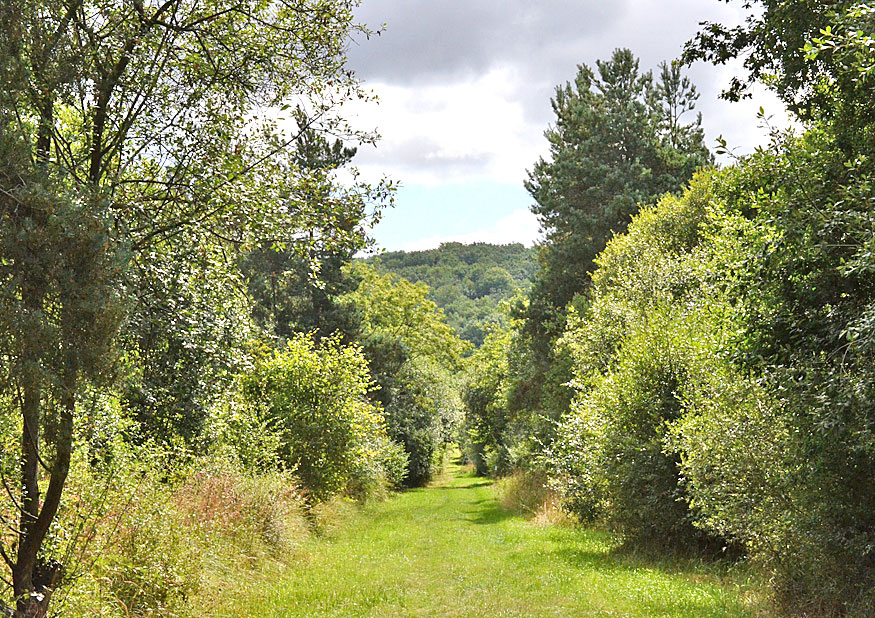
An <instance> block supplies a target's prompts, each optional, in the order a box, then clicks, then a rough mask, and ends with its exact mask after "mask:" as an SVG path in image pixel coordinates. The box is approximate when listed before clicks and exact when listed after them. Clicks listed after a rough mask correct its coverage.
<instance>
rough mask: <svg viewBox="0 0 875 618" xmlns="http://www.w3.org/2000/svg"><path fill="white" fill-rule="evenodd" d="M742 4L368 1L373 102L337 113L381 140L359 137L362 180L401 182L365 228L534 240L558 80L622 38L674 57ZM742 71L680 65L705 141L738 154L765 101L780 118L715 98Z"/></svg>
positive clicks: (753, 103)
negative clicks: (538, 168) (535, 180)
mask: <svg viewBox="0 0 875 618" xmlns="http://www.w3.org/2000/svg"><path fill="white" fill-rule="evenodd" d="M742 11H743V9H741V8H738V7H737V6H736V5H735V4H734V3H730V4H726V3H725V2H721V1H719V0H614V1H613V2H610V3H608V2H604V1H602V0H598V1H596V0H537V1H532V0H363V2H362V4H361V6H360V7H359V9H358V11H357V17H358V20H359V21H360V22H362V23H365V24H367V25H368V26H369V27H371V28H372V29H382V31H381V33H380V34H379V36H372V37H370V38H367V39H366V38H365V37H362V36H359V37H356V40H355V41H353V42H352V43H351V45H350V48H349V67H350V68H352V69H353V70H354V71H355V72H356V74H357V75H358V77H359V78H361V79H362V80H363V82H364V85H365V87H366V88H367V89H369V90H371V91H373V93H374V94H375V95H376V97H377V98H378V99H379V102H378V103H376V104H375V103H366V104H358V103H357V104H354V105H353V106H352V107H351V108H350V109H348V110H347V111H346V112H345V116H346V117H347V118H348V119H349V120H350V121H351V122H352V124H354V125H355V126H357V127H358V128H360V129H362V130H376V131H377V132H378V133H379V134H380V136H381V139H380V141H379V142H378V143H377V145H376V147H370V146H364V147H361V148H360V149H359V152H358V155H357V156H356V158H355V160H354V165H356V166H357V167H358V168H359V170H360V171H361V173H362V175H363V177H364V178H366V179H369V180H376V179H379V178H381V177H384V176H385V177H389V178H392V179H394V180H396V181H398V182H399V183H400V185H401V188H400V189H399V190H398V193H397V194H396V205H395V207H394V208H393V209H390V210H387V211H386V212H385V214H384V216H383V219H382V221H381V222H380V223H379V224H378V225H377V226H376V227H375V229H374V230H373V232H372V235H373V236H374V238H375V240H376V241H377V246H378V247H380V248H383V249H385V250H389V251H394V250H406V251H412V250H419V249H428V248H433V247H437V246H438V245H439V244H440V243H441V242H448V241H459V242H465V243H471V242H491V243H499V244H500V243H510V242H521V243H524V244H526V245H531V244H532V243H533V242H535V241H537V240H538V238H539V237H540V232H539V227H538V222H537V219H536V218H535V216H534V215H533V214H532V213H531V212H530V211H529V207H530V205H531V204H532V200H531V197H530V196H529V195H528V193H527V192H526V190H525V188H524V186H523V182H524V180H525V179H526V175H527V170H528V169H531V167H532V166H533V164H534V163H535V162H536V161H537V160H538V158H539V157H543V156H546V154H547V142H546V139H545V138H544V136H543V133H544V131H545V130H546V129H547V128H548V126H549V125H550V123H551V122H552V121H553V119H554V118H553V112H552V109H551V106H550V98H551V96H552V95H553V92H554V90H555V87H556V86H557V85H559V84H564V83H565V82H566V81H568V80H571V79H573V78H574V76H575V75H576V73H577V66H578V65H579V64H581V63H584V64H588V65H590V66H593V65H594V64H595V61H596V60H597V59H606V58H609V57H610V55H611V53H612V52H613V50H614V49H616V48H618V47H628V48H629V49H631V50H632V51H633V53H635V54H636V55H637V56H638V57H639V58H640V59H641V68H642V70H651V69H654V70H655V69H656V68H657V66H658V64H659V63H660V62H661V61H663V60H672V59H674V58H677V57H678V56H679V55H680V53H681V50H682V48H683V44H684V43H685V42H686V41H687V40H689V39H691V38H692V37H693V36H694V35H695V34H696V32H697V31H698V30H699V23H700V22H702V21H716V22H720V23H724V24H737V23H740V22H741V20H742V19H743V17H744V14H743V12H742ZM742 74H743V72H742V71H741V70H740V69H739V67H738V66H728V67H714V66H712V65H706V64H704V63H699V64H696V65H693V66H692V67H689V68H688V69H687V75H689V77H690V78H691V79H692V80H693V82H694V83H695V84H696V86H697V88H698V90H699V93H700V95H701V96H700V98H699V101H698V103H697V107H696V111H698V112H701V113H702V116H703V126H704V128H705V134H706V140H707V144H708V145H709V146H710V147H712V148H713V146H714V144H715V139H716V138H717V137H718V136H721V135H722V136H723V137H724V138H725V139H726V140H727V142H728V143H729V145H730V147H733V148H735V149H737V150H736V153H737V154H745V153H748V152H751V151H752V150H753V148H754V147H756V146H757V145H758V144H761V143H763V142H764V141H765V139H766V129H765V128H762V127H760V126H759V125H760V123H759V122H758V121H757V118H756V115H757V111H758V109H759V108H760V106H762V107H763V108H764V109H765V111H766V114H767V115H772V116H773V119H772V123H773V124H775V125H778V126H782V125H784V124H786V122H787V121H786V114H785V113H784V111H783V108H782V106H781V105H780V103H779V102H778V101H777V99H776V98H774V97H773V96H772V95H771V94H770V93H767V92H764V91H757V92H755V93H754V98H753V99H752V100H748V101H744V102H741V103H729V102H726V101H723V100H721V99H719V94H720V92H721V90H722V89H723V88H725V87H726V85H727V84H728V83H729V80H730V78H731V77H732V76H733V75H742ZM690 120H692V117H691V118H690Z"/></svg>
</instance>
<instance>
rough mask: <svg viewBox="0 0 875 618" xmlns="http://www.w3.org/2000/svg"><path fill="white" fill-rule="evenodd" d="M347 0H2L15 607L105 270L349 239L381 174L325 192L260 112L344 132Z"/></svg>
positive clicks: (109, 280) (114, 280)
mask: <svg viewBox="0 0 875 618" xmlns="http://www.w3.org/2000/svg"><path fill="white" fill-rule="evenodd" d="M356 4H357V2H355V1H354V0H266V1H263V2H256V3H252V2H225V1H220V0H131V1H126V0H124V1H123V0H63V1H60V2H48V1H46V0H6V1H4V2H3V3H2V4H0V69H2V71H0V72H2V83H0V110H2V118H0V131H2V138H3V139H2V144H3V150H4V154H6V153H8V152H12V153H13V154H14V156H10V157H4V158H3V162H4V169H3V173H2V175H0V176H2V182H3V185H2V187H0V189H2V195H3V198H2V202H0V208H2V217H3V226H2V235H3V240H2V243H0V246H2V247H3V254H2V256H0V264H2V267H3V279H2V286H3V288H2V296H3V298H4V303H5V305H6V306H5V307H4V322H5V324H4V328H3V336H2V339H0V341H2V345H3V348H2V351H0V359H2V363H3V374H4V376H5V379H4V380H3V382H2V388H3V391H2V401H3V403H4V406H5V407H6V408H7V409H8V410H10V411H12V412H16V413H17V414H19V415H20V418H21V419H22V423H21V427H22V433H21V459H22V465H21V468H20V470H19V471H18V478H16V479H15V482H14V483H12V486H14V487H20V488H21V489H20V492H19V495H18V496H15V497H13V498H12V500H13V502H14V503H15V505H17V507H18V510H19V523H18V524H17V525H16V526H15V529H16V530H17V531H18V535H17V541H16V543H15V544H14V547H7V548H4V551H3V556H4V558H5V560H6V562H7V564H8V565H9V567H10V570H11V573H12V584H13V591H14V595H15V598H16V612H17V615H18V616H27V617H37V616H44V615H46V613H47V608H48V604H49V599H50V597H51V591H52V590H53V589H54V588H55V587H56V585H57V584H58V581H59V578H60V574H61V572H62V568H61V567H60V566H59V565H55V566H54V567H52V568H50V567H49V566H47V564H46V563H45V561H44V560H43V559H42V558H41V548H42V546H43V542H44V540H45V538H46V535H47V534H48V531H49V529H50V527H51V525H52V522H53V521H54V518H55V515H56V513H57V510H58V507H59V505H60V499H61V495H62V492H63V487H64V484H65V480H66V477H67V473H68V470H69V465H70V456H71V450H72V435H73V428H74V421H75V412H76V396H77V392H78V389H79V387H80V386H81V384H82V381H83V380H84V379H85V378H90V377H94V378H98V377H103V376H105V375H107V374H108V373H109V372H108V371H107V370H106V361H107V360H108V359H109V358H110V357H109V355H108V351H109V350H110V349H111V348H112V345H111V344H112V342H113V340H114V336H115V335H114V333H115V332H116V327H117V325H118V323H119V319H118V317H117V316H118V315H119V313H120V312H119V311H118V310H117V309H115V308H114V307H117V306H118V302H117V300H116V298H117V296H118V294H117V290H118V288H119V285H121V284H122V282H123V279H122V274H123V272H124V269H123V268H121V267H120V265H121V264H122V263H123V262H124V261H125V260H126V259H127V260H130V259H133V260H135V261H137V262H138V263H139V264H142V265H144V266H145V267H146V268H148V265H149V263H150V253H149V252H150V249H152V248H154V247H156V246H160V247H162V248H167V247H172V246H173V244H174V239H177V238H179V237H181V236H182V235H184V234H186V233H187V232H188V231H189V230H197V231H198V232H199V233H200V234H202V235H203V236H205V237H209V238H211V239H213V241H214V242H216V243H223V244H226V245H227V246H233V245H236V244H239V243H246V242H252V241H254V240H255V239H272V240H274V241H276V242H286V243H301V242H304V243H306V242H311V241H315V240H326V239H330V240H331V241H333V242H338V243H343V242H350V243H352V244H357V243H358V242H360V238H361V231H362V230H361V227H360V226H359V225H349V220H350V218H351V217H356V216H358V217H360V216H361V215H362V213H368V212H370V211H369V210H368V208H367V203H368V202H369V200H370V199H371V198H379V197H381V196H383V195H385V192H384V189H385V187H383V186H379V187H369V186H356V187H354V188H352V189H350V190H343V189H342V188H338V187H334V188H332V189H331V190H328V191H326V188H325V186H326V182H331V181H332V179H331V178H330V177H326V175H325V174H320V173H316V172H311V171H310V170H305V169H302V168H301V167H300V166H299V165H298V164H297V162H296V161H295V159H294V156H293V155H292V154H291V152H290V151H291V148H290V145H291V144H292V143H293V142H294V140H295V137H296V136H297V133H298V130H297V127H295V126H294V125H292V124H290V123H285V122H283V121H282V120H281V118H280V117H279V115H278V113H275V112H271V111H270V110H271V109H273V110H276V109H281V107H282V106H285V105H287V104H288V102H289V101H298V102H300V103H301V105H302V106H304V107H306V108H307V109H310V110H312V114H311V117H312V119H313V120H312V123H311V126H312V127H321V128H323V129H330V130H332V131H334V132H345V133H348V131H347V130H346V128H345V126H344V124H343V123H342V121H341V120H340V119H339V118H338V117H337V116H336V114H335V113H334V110H335V109H336V107H337V106H338V105H339V104H340V103H342V102H343V101H345V100H348V99H350V98H356V97H362V96H364V95H363V94H362V92H361V91H360V89H359V88H358V85H357V82H356V80H355V77H354V76H353V75H352V73H350V72H349V71H347V70H346V69H345V68H344V60H345V56H344V49H345V45H346V44H347V41H348V38H349V36H350V35H351V33H352V32H354V31H355V30H356V29H357V27H356V26H355V25H354V24H353V21H352V11H353V9H354V7H355V6H356ZM354 137H357V138H359V139H364V140H369V139H370V137H369V136H366V135H357V136H354ZM314 195H320V196H327V198H326V199H324V200H319V201H316V200H313V199H310V198H312V196H314ZM302 231H303V233H302ZM41 429H45V430H44V431H40V430H41ZM41 466H44V467H46V468H47V474H48V476H49V482H48V488H47V489H46V491H45V493H42V492H41V490H40V484H39V480H40V478H41V472H40V467H41Z"/></svg>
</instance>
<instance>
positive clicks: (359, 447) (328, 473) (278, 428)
mask: <svg viewBox="0 0 875 618" xmlns="http://www.w3.org/2000/svg"><path fill="white" fill-rule="evenodd" d="M241 383H242V393H243V397H244V400H245V401H246V402H247V403H248V404H249V405H251V406H253V407H254V409H255V410H256V411H257V414H258V417H259V418H261V419H263V420H264V421H266V427H267V428H268V431H274V432H276V433H277V434H278V435H279V436H280V455H281V457H282V459H283V461H284V462H285V463H286V465H287V466H289V468H290V469H293V470H294V471H295V473H296V475H297V476H298V477H299V478H300V479H301V483H302V484H303V486H304V488H305V489H306V490H307V491H308V492H309V495H310V497H311V498H312V499H313V500H315V501H321V500H325V499H327V498H329V497H331V496H332V495H334V494H337V493H339V492H340V491H342V490H343V489H345V488H346V487H347V485H348V483H349V482H350V481H351V480H352V478H353V473H354V472H355V471H356V469H357V468H359V469H361V467H362V466H367V465H370V464H373V463H374V462H375V461H376V454H375V452H374V450H373V449H370V448H368V445H369V444H370V443H372V442H373V441H375V440H380V439H383V437H384V436H385V435H386V433H385V431H386V430H385V421H384V419H383V417H382V415H381V414H380V410H379V409H378V408H376V407H374V406H373V405H372V404H371V403H370V402H369V401H368V399H367V395H368V393H369V392H370V390H371V389H372V388H373V386H372V383H371V379H370V375H369V374H368V367H367V361H366V360H365V358H364V356H363V355H362V353H361V351H360V350H359V348H357V347H355V346H343V345H342V344H341V343H340V341H339V339H337V338H334V339H327V340H323V342H322V344H321V345H319V346H317V345H316V344H315V343H314V342H313V339H312V337H310V336H305V335H299V336H296V337H294V338H292V339H291V340H289V342H288V345H287V348H286V349H285V350H283V351H282V352H277V353H274V354H272V355H271V356H270V357H268V358H267V359H264V360H261V361H260V362H258V363H257V365H256V366H255V368H254V369H253V370H252V372H250V373H248V374H246V375H244V376H243V378H242V381H241ZM363 457H364V458H366V459H368V461H362V458H363Z"/></svg>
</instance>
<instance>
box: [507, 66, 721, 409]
mask: <svg viewBox="0 0 875 618" xmlns="http://www.w3.org/2000/svg"><path fill="white" fill-rule="evenodd" d="M697 98H698V94H697V92H696V89H695V86H694V85H693V84H692V83H691V82H690V81H689V80H688V79H686V78H684V77H683V76H682V75H681V72H680V68H679V67H678V66H677V65H676V64H672V65H668V64H665V63H663V65H661V72H660V75H659V78H658V80H657V82H656V83H655V84H654V80H653V76H652V74H651V73H650V72H645V73H642V72H641V70H640V67H639V62H638V59H637V58H636V57H635V56H634V55H633V54H632V52H631V51H629V50H628V49H618V50H616V51H615V52H614V53H613V55H612V56H611V58H610V59H609V60H605V61H602V60H599V61H597V62H596V68H595V70H593V69H592V68H590V67H588V66H586V65H581V66H579V67H578V73H577V77H576V78H575V80H574V83H567V84H565V85H564V86H560V87H558V88H557V89H556V95H555V97H554V98H553V101H552V103H553V111H554V112H555V114H556V123H555V125H554V126H552V127H551V128H550V129H548V130H547V131H546V133H545V136H546V138H547V140H548V141H549V143H550V157H549V158H548V159H540V160H539V161H538V162H537V163H535V166H534V167H533V169H532V170H531V171H530V172H529V178H528V181H527V182H526V188H527V189H528V191H529V193H531V195H532V197H533V198H534V200H535V205H534V206H533V207H532V210H533V211H534V212H535V214H536V215H538V218H539V220H540V222H541V226H542V228H543V230H544V231H545V232H546V242H545V243H544V244H543V245H542V246H541V247H540V250H539V271H538V273H537V274H536V276H535V280H534V283H533V286H532V291H531V293H530V298H529V303H528V305H527V307H526V308H525V309H524V311H525V316H524V317H525V326H524V332H525V334H526V336H527V338H528V340H529V343H530V345H531V347H532V350H533V351H534V353H535V355H534V357H535V359H536V364H537V365H538V368H536V369H535V371H534V373H533V375H532V377H531V381H532V385H533V388H534V389H535V390H537V389H539V388H540V386H539V385H543V384H544V379H543V374H544V373H545V372H547V371H549V368H550V365H551V360H552V359H551V350H552V342H553V341H554V340H555V338H556V337H558V336H559V334H560V333H561V332H562V329H563V326H564V313H563V312H564V309H565V307H566V306H567V305H568V303H569V302H571V300H572V299H573V298H574V296H575V295H576V294H580V293H582V292H584V291H585V290H586V288H587V286H588V285H589V274H590V272H591V271H592V269H593V260H594V259H595V257H596V256H597V255H598V254H599V253H600V252H601V250H602V249H604V247H605V244H606V243H607V241H608V240H609V239H610V237H611V235H612V234H615V233H621V232H623V231H624V230H625V229H626V225H627V224H628V222H629V220H630V218H631V216H632V215H633V214H634V213H635V212H636V211H637V210H638V207H639V204H642V203H649V202H653V201H655V199H656V198H657V197H658V196H660V195H662V194H663V193H666V192H676V191H679V190H680V189H681V188H682V187H683V185H684V184H685V183H686V182H687V181H688V180H689V179H690V178H691V176H692V174H693V172H694V171H695V170H696V169H697V168H698V167H701V166H704V165H707V164H709V163H710V162H711V160H712V159H711V155H710V153H709V152H708V150H707V148H706V147H705V146H704V134H703V131H702V128H701V118H700V117H696V118H695V120H693V121H692V122H690V123H685V118H684V117H685V116H686V114H687V113H689V112H691V111H692V110H693V109H694V107H695V102H696V99H697ZM557 379H559V380H560V381H565V380H564V379H563V378H562V377H561V376H558V377H557ZM529 390H531V389H529ZM559 390H560V391H561V389H559ZM566 394H569V393H566ZM536 399H537V397H536ZM566 403H567V398H566V397H562V396H560V397H559V402H558V407H564V405H565V404H566Z"/></svg>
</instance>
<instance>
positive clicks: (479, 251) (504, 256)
mask: <svg viewBox="0 0 875 618" xmlns="http://www.w3.org/2000/svg"><path fill="white" fill-rule="evenodd" d="M367 261H368V262H369V263H371V264H372V265H373V266H375V267H376V268H377V269H378V270H379V271H381V272H383V273H394V274H396V275H398V276H400V277H402V278H404V279H407V280H408V281H412V282H414V283H416V282H419V281H422V282H424V283H425V284H426V285H428V288H429V298H431V299H432V300H433V301H434V302H435V303H436V304H437V305H438V307H440V308H441V309H443V310H444V313H446V316H447V322H448V323H449V324H450V326H452V327H453V328H454V329H455V330H456V333H458V335H459V336H460V337H461V338H462V339H466V340H468V341H470V342H472V343H474V345H477V346H479V345H480V344H481V343H483V339H484V337H485V335H486V333H485V330H484V327H485V325H486V324H488V323H490V322H498V321H501V320H502V319H503V317H502V316H503V314H502V313H501V311H499V303H500V302H501V301H503V300H506V299H509V298H511V297H512V296H513V295H514V292H516V290H526V289H528V287H529V285H530V284H531V280H532V277H533V276H534V274H535V270H536V266H537V265H536V262H535V249H533V248H531V249H530V248H526V247H524V246H523V245H521V244H519V243H515V244H509V245H491V244H488V243H474V244H471V245H464V244H462V243H458V242H448V243H442V244H441V246H440V247H439V248H437V249H429V250H426V251H409V252H407V251H392V252H390V253H383V254H381V255H379V256H375V257H372V258H368V260H367Z"/></svg>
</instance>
